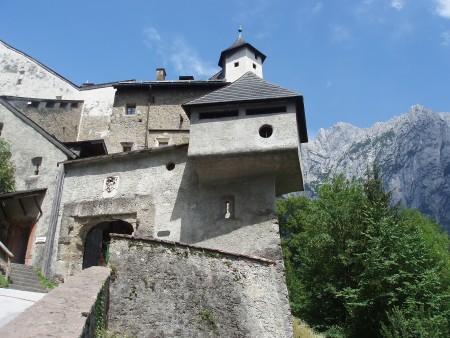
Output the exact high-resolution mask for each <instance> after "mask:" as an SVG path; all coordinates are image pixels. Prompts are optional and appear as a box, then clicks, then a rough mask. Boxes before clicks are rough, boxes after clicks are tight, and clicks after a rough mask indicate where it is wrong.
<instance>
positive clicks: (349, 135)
mask: <svg viewBox="0 0 450 338" xmlns="http://www.w3.org/2000/svg"><path fill="white" fill-rule="evenodd" d="M302 156H303V164H304V172H305V182H306V186H305V190H306V192H307V193H308V194H310V195H315V193H316V191H317V186H318V184H320V183H322V182H324V181H325V180H327V179H328V178H331V177H332V176H333V175H334V174H338V173H343V174H344V175H345V176H347V177H348V178H351V177H353V176H356V177H362V176H364V173H365V171H366V169H367V168H368V167H372V164H373V163H374V162H376V163H378V165H379V167H380V171H381V174H382V177H383V180H384V184H385V188H386V189H388V190H390V191H392V193H393V200H394V202H395V203H397V202H400V204H401V205H405V206H408V207H409V208H413V209H418V210H420V211H421V212H423V213H424V214H425V215H427V216H429V217H431V218H433V219H435V220H436V221H437V223H438V224H439V225H440V226H442V227H443V228H444V229H446V230H447V231H449V230H450V113H436V112H434V111H432V110H430V109H426V108H424V107H422V106H420V105H415V106H412V107H411V109H410V111H409V112H407V113H406V114H403V115H401V116H397V117H395V118H393V119H391V120H389V121H388V122H382V123H376V124H375V125H373V126H372V127H370V128H366V129H360V128H357V127H354V126H352V125H350V124H347V123H338V124H336V125H335V126H333V127H332V128H330V129H326V130H325V129H320V130H319V132H318V134H317V136H316V138H315V139H314V140H313V141H311V142H309V143H308V144H307V145H306V146H304V147H303V148H302Z"/></svg>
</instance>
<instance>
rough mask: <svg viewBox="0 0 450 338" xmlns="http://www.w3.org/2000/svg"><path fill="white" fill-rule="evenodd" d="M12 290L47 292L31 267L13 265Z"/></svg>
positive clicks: (10, 284) (10, 277)
mask: <svg viewBox="0 0 450 338" xmlns="http://www.w3.org/2000/svg"><path fill="white" fill-rule="evenodd" d="M9 279H10V283H9V287H10V288H11V289H16V290H22V291H31V292H43V293H44V292H47V291H46V290H45V289H44V288H43V286H42V284H41V282H40V281H39V278H38V276H37V273H36V271H34V268H33V267H32V266H30V265H24V264H17V263H11V274H10V276H9Z"/></svg>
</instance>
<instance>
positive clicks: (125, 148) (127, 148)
mask: <svg viewBox="0 0 450 338" xmlns="http://www.w3.org/2000/svg"><path fill="white" fill-rule="evenodd" d="M120 144H121V145H122V149H123V151H131V150H132V149H133V144H134V143H133V142H120Z"/></svg>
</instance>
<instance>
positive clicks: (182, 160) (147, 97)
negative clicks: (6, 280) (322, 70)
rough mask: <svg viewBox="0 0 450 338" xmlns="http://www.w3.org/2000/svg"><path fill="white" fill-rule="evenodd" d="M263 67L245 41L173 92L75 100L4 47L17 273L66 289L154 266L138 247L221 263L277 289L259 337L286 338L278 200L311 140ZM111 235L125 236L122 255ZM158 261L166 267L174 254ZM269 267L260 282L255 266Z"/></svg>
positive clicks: (159, 78) (162, 74)
mask: <svg viewBox="0 0 450 338" xmlns="http://www.w3.org/2000/svg"><path fill="white" fill-rule="evenodd" d="M265 59H266V56H265V55H264V54H263V53H261V52H260V51H259V50H258V49H256V48H255V47H254V46H252V45H251V44H249V43H247V42H246V41H245V40H244V39H243V38H242V36H241V35H239V37H238V38H237V40H236V41H235V42H234V43H233V44H232V45H231V46H230V47H229V48H227V49H225V50H224V51H223V52H222V53H221V54H220V58H219V66H220V67H221V71H220V72H219V73H217V74H215V75H214V76H212V77H211V78H210V79H208V80H195V79H194V78H193V77H192V76H180V77H179V79H178V80H167V79H166V76H167V75H166V71H165V69H162V68H158V69H157V70H156V79H155V80H151V81H136V80H126V81H118V82H113V83H104V84H93V83H85V84H83V85H82V86H80V87H79V86H77V85H75V84H73V83H71V82H70V81H69V80H67V79H65V78H64V77H62V76H61V75H59V74H57V73H56V72H55V71H53V70H51V69H49V68H48V67H46V66H45V65H43V64H41V63H40V62H38V61H37V60H35V59H33V58H32V57H30V56H28V55H26V54H24V53H23V52H21V51H19V50H16V49H14V48H13V47H11V46H9V45H7V44H6V43H4V42H1V41H0V95H1V97H0V128H1V137H2V138H3V139H5V140H6V141H7V142H8V143H9V144H10V148H11V152H12V158H11V161H12V163H13V164H14V166H15V179H16V190H17V191H16V192H12V193H8V194H4V195H0V199H1V208H2V213H1V214H0V222H1V223H0V240H1V241H2V242H3V243H4V244H5V245H6V246H7V247H8V248H9V249H10V250H11V251H12V252H13V253H14V260H15V262H17V263H22V264H28V265H33V266H35V267H37V268H40V269H42V271H43V273H44V274H45V275H46V276H48V277H50V276H53V277H58V278H60V279H64V278H65V276H69V275H74V274H76V273H78V272H79V271H81V270H82V269H84V268H88V267H90V266H94V265H104V264H106V261H108V260H111V259H112V260H115V261H116V262H119V263H118V264H120V262H122V261H126V259H130V260H129V265H133V264H142V265H141V266H140V267H136V269H137V270H139V269H144V268H143V267H145V266H147V265H146V264H154V262H153V263H152V262H149V261H148V259H143V258H142V257H140V256H139V253H138V252H136V253H135V254H134V256H133V257H132V258H130V257H129V256H127V255H130V252H131V251H133V250H134V249H135V245H131V244H128V246H126V245H125V244H123V243H122V242H123V241H126V242H127V241H128V242H129V241H132V240H133V238H140V239H145V238H148V239H153V240H154V241H156V242H154V243H156V244H158V243H161V245H162V246H164V245H166V244H167V243H179V246H181V247H187V248H191V249H188V251H189V250H194V251H195V250H196V248H203V249H204V250H212V251H213V252H216V253H218V255H219V256H220V257H219V258H220V259H222V258H224V257H233V262H235V263H236V264H243V266H241V267H236V269H237V270H239V269H244V270H245V271H247V272H249V271H250V272H251V271H254V273H253V274H254V275H255V276H259V277H261V278H260V279H259V280H260V282H258V283H263V284H264V283H269V284H270V285H271V287H270V288H267V290H269V289H270V290H272V291H270V292H271V293H273V294H275V296H274V297H275V298H273V299H272V298H270V297H269V298H270V299H272V300H271V301H270V302H271V305H268V304H267V303H265V305H264V307H262V308H259V310H260V311H261V312H265V311H267V314H264V315H262V317H261V318H260V319H259V320H257V321H255V323H256V322H261V323H265V324H261V325H262V326H261V327H264V330H269V331H267V332H272V333H271V334H268V335H267V336H288V335H289V332H291V331H290V330H291V329H290V324H289V321H290V318H289V304H288V301H287V291H286V286H285V281H284V267H283V259H282V253H281V247H280V236H279V230H278V223H277V218H276V214H275V197H276V196H280V195H282V194H286V193H289V192H293V191H299V190H302V189H303V179H302V177H303V176H302V167H301V158H300V146H301V143H305V142H307V140H308V136H307V129H306V122H305V112H304V105H303V97H302V96H301V95H299V94H297V93H295V92H293V91H290V90H287V89H284V88H282V87H279V86H277V85H274V84H271V83H269V82H267V81H265V80H264V79H263V78H262V74H263V69H262V68H263V63H264V61H265ZM112 233H115V234H122V235H117V236H116V240H114V236H112V237H113V242H115V244H114V243H113V244H111V235H110V234H112ZM144 241H145V240H144ZM164 243H166V244H164ZM110 244H111V245H110ZM156 244H155V245H156ZM175 245H176V244H175ZM153 254H154V256H152V257H153V260H154V261H155V260H156V261H159V263H161V262H162V261H164V259H163V258H161V257H162V256H161V255H167V252H164V250H163V251H158V250H156V251H155V253H152V255H153ZM188 254H189V253H185V255H188ZM158 255H159V256H158ZM126 257H128V258H126ZM139 257H140V258H139ZM154 257H156V259H155V258H154ZM158 257H159V258H158ZM164 257H166V256H164ZM213 258H214V257H213ZM213 258H211V259H213ZM135 259H138V261H134V260H135ZM139 259H140V260H139ZM258 260H259V261H258ZM171 262H172V263H171V264H177V263H173V261H171ZM192 262H193V261H188V263H189V264H193V265H195V264H197V263H195V264H194V263H192ZM255 262H259V263H255ZM267 262H269V263H270V264H269V265H270V267H269V268H268V270H267V267H264V269H265V270H264V269H263V270H264V271H265V272H261V275H259V272H258V271H259V270H258V269H259V268H258V267H256V266H255V264H263V265H264V264H266V263H267ZM188 263H185V264H188ZM189 264H188V265H189ZM208 264H215V263H208ZM227 264H228V265H227V266H228V267H229V263H227ZM230 264H231V263H230ZM233 264H234V263H233ZM153 268H154V271H161V270H160V269H161V266H160V265H159V266H158V268H155V267H152V268H149V271H153V270H152V269H153ZM197 268H199V267H198V266H197V265H196V269H197ZM144 270H145V269H144ZM237 270H233V271H237ZM142 271H143V270H142ZM202 271H203V270H202ZM208 271H209V270H208ZM214 271H215V270H214ZM230 271H231V270H230ZM239 271H241V270H239ZM242 271H243V270H242ZM203 272H204V271H203ZM154 273H155V272H154ZM132 274H133V273H132V272H130V276H131V275H132ZM250 274H251V273H250ZM119 275H120V273H119ZM205 275H208V274H206V272H205ZM136 276H137V275H136ZM239 276H240V277H239V278H241V277H242V279H243V280H244V281H247V280H250V279H251V278H250V277H249V274H248V273H247V274H244V273H241V274H240V275H239ZM262 276H264V278H262ZM130 278H131V277H130ZM136 278H137V277H136ZM140 278H141V280H142V281H141V282H142V283H144V282H143V279H142V277H140ZM186 278H187V279H189V278H190V277H186ZM192 278H194V277H192ZM208 278H211V275H209V277H208ZM249 278H250V279H249ZM136 283H137V282H136ZM198 283H200V282H198ZM233 283H237V279H236V280H235V281H234V282H231V284H233ZM240 283H243V284H242V285H244V284H245V283H247V282H242V281H241V282H240ZM252 283H253V284H252ZM254 283H256V282H251V283H250V282H248V284H245V285H246V286H245V287H244V286H240V288H242V287H243V288H244V289H245V290H247V291H248V290H250V289H252V288H254V286H255V285H256V284H254ZM142 285H143V286H142V287H144V286H147V287H150V286H148V283H144V284H142ZM208 285H209V284H208ZM213 285H216V284H213ZM258 285H259V287H261V285H262V284H258ZM264 285H265V284H264ZM273 285H275V286H273ZM233 287H234V286H233ZM152 289H154V287H153V288H152ZM240 290H241V289H240ZM153 291H154V290H153ZM247 291H246V292H247ZM239 292H244V291H239ZM254 292H256V291H252V292H251V293H250V294H251V295H256V294H257V292H256V293H254ZM268 292H269V291H268ZM112 294H114V292H112ZM244 294H246V293H245V292H244ZM211 297H213V296H211ZM249 297H250V296H249ZM252 297H253V296H251V297H250V298H249V299H252V300H251V302H253V303H252V304H253V305H254V304H256V303H257V301H255V299H254V298H252ZM255 297H256V298H258V297H259V296H258V297H257V296H255ZM261 297H262V296H261ZM244 298H245V297H244ZM202 299H203V298H202ZM261 299H262V298H261ZM255 302H256V303H255ZM258 302H259V301H258ZM171 304H172V305H173V303H171ZM157 305H158V304H156V305H155V306H157ZM253 305H251V306H253ZM246 306H247V307H246V309H247V310H248V309H249V308H250V307H251V306H250V305H248V304H247V305H246ZM268 306H269V307H270V306H272V309H270V308H268ZM230 307H233V306H232V305H230ZM280 309H281V310H280ZM247 310H246V311H247ZM275 310H277V311H279V312H280V313H279V314H277V315H275V314H273V313H272V312H275ZM130 311H132V310H130ZM230 311H231V310H230ZM236 316H237V317H239V315H236ZM267 316H269V317H270V318H271V319H267ZM272 317H273V318H272ZM274 318H275V319H274ZM116 320H117V321H119V319H117V318H116ZM117 325H118V324H117ZM252 325H253V324H252ZM255 325H256V326H254V327H253V326H252V329H251V330H250V329H249V328H246V329H245V330H247V331H245V332H248V330H250V331H252V332H257V330H259V329H257V328H256V327H257V326H258V325H260V324H255ZM243 330H244V329H243ZM255 330H256V331H255ZM261 330H262V329H261ZM270 330H273V331H270ZM277 330H278V331H277ZM243 332H244V331H243ZM261 332H265V331H261ZM277 332H278V333H277ZM280 332H281V333H280Z"/></svg>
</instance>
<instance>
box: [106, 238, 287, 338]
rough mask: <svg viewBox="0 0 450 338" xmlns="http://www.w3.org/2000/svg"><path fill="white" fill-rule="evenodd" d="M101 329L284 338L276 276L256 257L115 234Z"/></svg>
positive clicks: (282, 290) (282, 298)
mask: <svg viewBox="0 0 450 338" xmlns="http://www.w3.org/2000/svg"><path fill="white" fill-rule="evenodd" d="M110 265H111V266H112V267H113V276H112V281H111V288H110V297H111V298H110V304H111V305H110V317H109V320H110V325H109V330H110V331H112V332H118V333H120V334H121V335H127V336H136V337H219V336H220V337H260V338H261V337H267V338H269V337H270V338H272V337H290V336H292V329H291V323H290V316H289V313H290V310H289V306H288V305H287V302H286V301H287V290H286V287H285V284H284V282H283V280H284V275H283V273H282V272H280V271H277V269H276V263H275V262H273V261H270V260H265V259H261V258H259V257H250V256H246V255H236V254H231V253H228V254H227V253H224V252H223V251H219V250H211V249H207V248H201V247H195V246H188V245H182V244H180V243H173V242H172V243H171V242H166V241H161V240H152V239H143V238H132V237H131V236H123V235H118V236H115V237H114V240H113V243H112V246H111V263H110Z"/></svg>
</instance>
